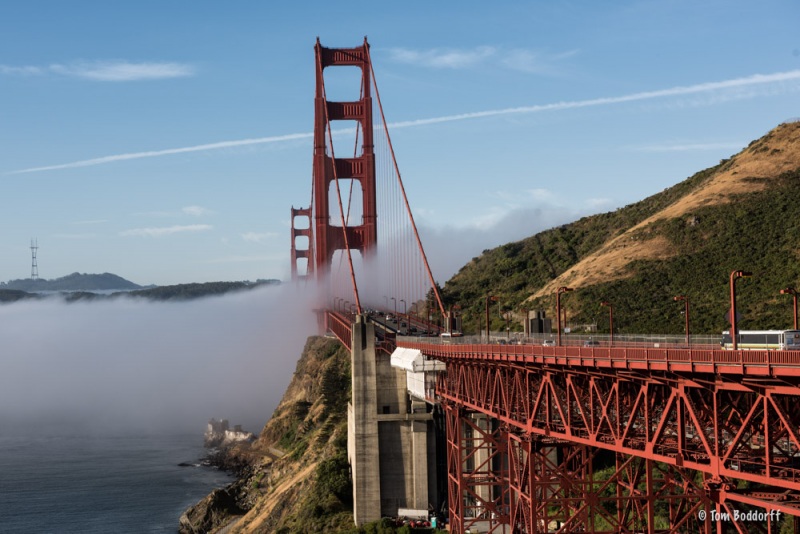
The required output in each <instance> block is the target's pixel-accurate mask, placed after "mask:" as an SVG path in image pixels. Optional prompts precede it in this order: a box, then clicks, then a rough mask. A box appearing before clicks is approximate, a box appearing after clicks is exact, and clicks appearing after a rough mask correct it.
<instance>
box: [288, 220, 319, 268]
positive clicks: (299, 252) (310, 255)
mask: <svg viewBox="0 0 800 534" xmlns="http://www.w3.org/2000/svg"><path fill="white" fill-rule="evenodd" d="M297 217H305V218H307V219H308V227H306V228H297V227H296V226H295V218H297ZM291 235H292V248H291V262H292V266H291V268H292V280H297V279H298V278H305V277H308V276H310V275H312V274H313V273H314V241H313V240H314V236H313V235H312V233H311V208H295V207H292V234H291ZM298 237H307V238H308V248H305V249H298V248H297V238H298ZM301 258H303V259H305V260H306V261H307V264H306V272H305V274H302V275H301V274H299V273H298V272H297V265H298V261H299V260H300V259H301Z"/></svg>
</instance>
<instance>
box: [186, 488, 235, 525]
mask: <svg viewBox="0 0 800 534" xmlns="http://www.w3.org/2000/svg"><path fill="white" fill-rule="evenodd" d="M244 513H245V510H242V509H241V508H240V507H239V505H238V504H237V502H236V497H235V496H234V495H233V494H231V492H230V488H224V489H216V490H214V491H212V492H211V493H210V494H209V495H208V496H206V497H205V498H204V499H203V500H202V501H200V502H198V503H197V504H195V505H194V506H192V507H190V508H189V509H188V510H186V511H185V512H184V513H183V515H182V516H181V519H180V523H179V525H178V532H179V533H180V534H201V533H205V532H210V531H211V530H212V529H214V528H217V527H219V526H220V525H222V524H224V523H227V522H229V521H230V520H231V517H232V516H241V515H243V514H244Z"/></svg>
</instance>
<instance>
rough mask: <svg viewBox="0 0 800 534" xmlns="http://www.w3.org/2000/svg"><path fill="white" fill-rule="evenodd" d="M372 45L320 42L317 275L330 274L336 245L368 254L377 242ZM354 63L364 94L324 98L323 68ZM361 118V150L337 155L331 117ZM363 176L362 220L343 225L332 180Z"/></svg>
mask: <svg viewBox="0 0 800 534" xmlns="http://www.w3.org/2000/svg"><path fill="white" fill-rule="evenodd" d="M368 48H369V45H368V44H367V42H366V39H365V40H364V44H363V45H362V46H359V47H356V48H326V47H324V46H322V45H321V44H320V43H319V40H318V41H317V44H316V46H315V51H316V58H317V69H316V72H317V81H316V84H317V85H316V87H317V88H316V96H315V116H314V163H313V171H314V185H313V189H314V191H313V196H314V222H313V224H314V238H315V244H314V255H315V260H314V261H315V270H316V272H317V273H318V276H319V275H320V274H322V273H326V272H327V271H328V268H329V266H330V264H331V259H332V258H333V254H334V252H335V251H336V250H348V251H349V250H359V251H361V252H362V254H365V255H366V254H368V253H369V252H370V251H371V250H372V249H373V248H374V247H375V244H376V242H377V231H376V224H375V223H376V218H377V215H376V209H375V205H376V201H375V156H374V153H373V139H372V137H373V136H372V96H371V90H370V87H371V83H370V65H369V52H368ZM339 66H355V67H359V68H360V69H361V71H362V76H361V98H360V99H359V100H357V101H353V102H330V101H328V100H326V98H325V82H324V77H323V75H324V69H326V68H328V67H339ZM341 120H350V121H357V122H358V124H359V128H360V129H361V135H362V146H361V155H360V156H356V157H353V158H335V157H334V156H332V155H329V154H328V152H329V150H330V149H331V146H330V143H329V141H330V138H329V133H330V132H329V130H330V125H331V122H333V121H341ZM347 178H349V179H353V180H358V181H359V183H360V184H361V190H362V193H363V197H362V198H363V202H362V215H363V221H362V223H361V224H359V225H349V224H347V221H346V220H345V218H344V214H343V210H342V209H341V208H340V214H341V215H342V221H341V222H342V226H341V227H339V226H334V225H332V224H331V220H330V219H331V213H330V211H331V210H330V206H329V205H328V190H329V188H330V186H331V183H335V185H336V186H337V188H338V181H339V180H340V179H347Z"/></svg>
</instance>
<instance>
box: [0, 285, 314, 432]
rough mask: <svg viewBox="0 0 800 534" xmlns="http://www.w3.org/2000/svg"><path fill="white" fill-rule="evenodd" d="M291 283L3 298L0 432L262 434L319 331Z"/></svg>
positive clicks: (0, 309)
mask: <svg viewBox="0 0 800 534" xmlns="http://www.w3.org/2000/svg"><path fill="white" fill-rule="evenodd" d="M311 309H312V305H311V304H310V301H309V300H306V299H305V298H303V297H302V295H300V294H299V293H298V289H297V288H295V287H290V286H281V287H264V288H258V289H254V290H250V291H244V292H238V293H233V294H227V295H224V296H220V297H206V298H201V299H195V300H190V301H183V302H154V301H148V300H144V299H134V298H130V297H125V298H118V299H113V300H102V301H94V302H77V303H73V304H67V303H65V302H64V301H63V300H61V299H60V298H55V297H51V298H48V299H44V300H41V301H21V302H17V303H13V304H6V305H2V306H0V428H2V429H3V430H2V432H3V433H5V432H14V429H15V428H17V429H19V430H20V431H23V430H26V431H27V430H40V431H43V432H44V431H46V430H47V429H51V428H52V429H58V430H59V431H63V429H64V428H71V429H75V430H77V431H81V432H124V431H126V430H131V431H133V432H140V431H152V432H162V431H167V430H174V431H189V432H194V431H196V432H198V434H199V433H202V431H203V430H204V428H205V423H206V422H207V420H208V419H209V418H211V417H216V418H227V419H229V420H230V421H231V423H232V424H238V423H241V424H243V425H244V427H245V428H246V429H248V430H250V431H252V432H256V433H258V432H259V431H260V430H261V427H262V426H263V424H264V423H265V422H266V421H267V420H268V419H269V417H270V416H271V415H272V411H273V410H274V409H275V407H276V406H277V403H278V402H279V401H280V398H281V396H282V395H283V392H284V390H285V389H286V386H287V385H288V383H289V380H290V378H291V375H292V373H293V372H294V369H295V365H296V362H297V359H298V358H299V357H300V353H301V351H302V348H303V345H304V342H305V339H306V337H307V336H308V335H311V334H315V333H316V331H315V330H316V320H315V318H314V316H313V314H312V312H311Z"/></svg>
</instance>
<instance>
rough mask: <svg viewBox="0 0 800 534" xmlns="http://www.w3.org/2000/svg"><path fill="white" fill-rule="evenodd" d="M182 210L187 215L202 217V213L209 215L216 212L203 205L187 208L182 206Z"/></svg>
mask: <svg viewBox="0 0 800 534" xmlns="http://www.w3.org/2000/svg"><path fill="white" fill-rule="evenodd" d="M181 211H182V212H183V213H185V214H186V215H192V216H194V217H200V216H202V215H209V214H211V213H214V212H213V211H211V210H210V209H208V208H204V207H202V206H186V207H185V208H182V209H181Z"/></svg>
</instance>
